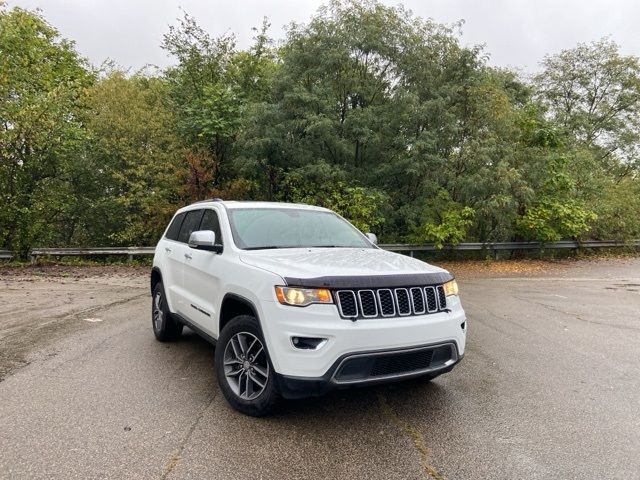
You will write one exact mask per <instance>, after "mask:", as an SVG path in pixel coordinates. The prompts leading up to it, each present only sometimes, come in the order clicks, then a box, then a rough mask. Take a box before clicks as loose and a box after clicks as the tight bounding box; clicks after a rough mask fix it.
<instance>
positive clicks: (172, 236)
mask: <svg viewBox="0 0 640 480" xmlns="http://www.w3.org/2000/svg"><path fill="white" fill-rule="evenodd" d="M184 216H185V213H184V212H183V213H179V214H178V215H176V216H175V217H173V221H172V222H171V225H169V228H168V229H167V234H166V235H165V237H166V238H168V239H169V240H177V239H178V233H180V225H182V220H183V219H184Z"/></svg>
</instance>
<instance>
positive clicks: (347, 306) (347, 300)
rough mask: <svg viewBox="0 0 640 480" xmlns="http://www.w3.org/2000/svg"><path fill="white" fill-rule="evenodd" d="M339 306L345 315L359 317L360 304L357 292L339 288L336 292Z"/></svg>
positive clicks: (341, 313) (341, 312)
mask: <svg viewBox="0 0 640 480" xmlns="http://www.w3.org/2000/svg"><path fill="white" fill-rule="evenodd" d="M336 297H337V299H338V308H339V309H340V315H342V316H343V317H350V318H351V317H357V316H358V305H357V304H356V294H355V292H353V291H352V290H339V291H338V292H337V293H336Z"/></svg>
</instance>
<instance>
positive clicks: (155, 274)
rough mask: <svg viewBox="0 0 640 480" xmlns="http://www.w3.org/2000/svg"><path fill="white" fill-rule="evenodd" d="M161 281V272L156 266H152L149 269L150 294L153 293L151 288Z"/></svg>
mask: <svg viewBox="0 0 640 480" xmlns="http://www.w3.org/2000/svg"><path fill="white" fill-rule="evenodd" d="M161 281H162V273H161V272H160V269H159V268H158V267H153V268H152V269H151V284H150V286H151V294H152V295H153V289H154V288H156V285H157V284H158V283H159V282H161Z"/></svg>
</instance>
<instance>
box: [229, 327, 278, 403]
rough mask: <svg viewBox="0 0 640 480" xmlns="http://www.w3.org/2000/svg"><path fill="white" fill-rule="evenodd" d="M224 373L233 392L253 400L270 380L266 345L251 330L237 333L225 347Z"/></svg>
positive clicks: (242, 397) (244, 398) (245, 398)
mask: <svg viewBox="0 0 640 480" xmlns="http://www.w3.org/2000/svg"><path fill="white" fill-rule="evenodd" d="M223 358H224V374H225V377H226V379H227V383H228V384H229V386H230V387H231V390H232V391H233V393H235V394H236V395H237V396H238V397H240V398H241V399H243V400H253V399H254V398H257V397H258V396H260V394H261V393H262V392H263V391H264V389H265V387H266V385H267V381H268V380H269V360H268V359H267V352H266V351H265V349H264V345H262V342H261V341H260V339H258V337H256V336H255V335H253V334H252V333H249V332H240V333H236V334H235V335H234V336H233V337H231V339H229V341H228V342H227V345H226V346H225V349H224V357H223Z"/></svg>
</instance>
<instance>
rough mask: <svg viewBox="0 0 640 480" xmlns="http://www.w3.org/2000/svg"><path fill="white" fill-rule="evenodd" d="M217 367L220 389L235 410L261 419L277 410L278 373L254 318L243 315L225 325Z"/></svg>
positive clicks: (216, 354) (219, 347)
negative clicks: (275, 377)
mask: <svg viewBox="0 0 640 480" xmlns="http://www.w3.org/2000/svg"><path fill="white" fill-rule="evenodd" d="M215 368H216V376H217V378H218V385H220V390H222V394H223V395H224V396H225V398H226V399H227V401H228V402H229V404H231V406H232V407H233V408H235V409H236V410H238V411H240V412H242V413H244V414H246V415H251V416H253V417H262V416H264V415H267V414H268V413H270V412H272V411H273V409H274V408H275V407H276V405H277V403H278V400H279V395H278V392H277V390H276V387H275V382H274V380H275V379H274V376H275V372H274V371H273V366H272V365H271V360H270V359H269V353H268V352H267V349H266V347H265V342H264V337H263V336H262V332H261V330H260V326H259V325H258V321H257V320H256V319H255V318H254V317H252V316H250V315H240V316H237V317H235V318H234V319H232V320H231V321H230V322H229V323H228V324H227V325H225V327H224V328H223V329H222V332H221V333H220V337H219V338H218V342H217V345H216V353H215Z"/></svg>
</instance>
